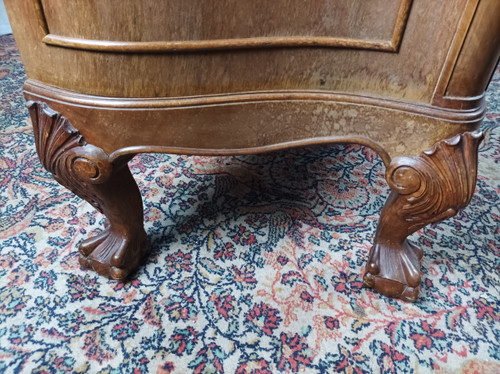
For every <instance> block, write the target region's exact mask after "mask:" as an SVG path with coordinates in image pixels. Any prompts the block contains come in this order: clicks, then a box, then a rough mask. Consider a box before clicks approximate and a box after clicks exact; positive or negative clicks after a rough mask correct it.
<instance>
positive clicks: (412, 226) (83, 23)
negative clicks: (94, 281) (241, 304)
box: [5, 0, 500, 301]
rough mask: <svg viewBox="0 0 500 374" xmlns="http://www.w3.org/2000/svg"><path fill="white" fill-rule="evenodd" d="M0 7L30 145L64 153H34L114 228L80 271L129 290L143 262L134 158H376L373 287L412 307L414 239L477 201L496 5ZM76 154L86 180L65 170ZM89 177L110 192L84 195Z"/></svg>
mask: <svg viewBox="0 0 500 374" xmlns="http://www.w3.org/2000/svg"><path fill="white" fill-rule="evenodd" d="M5 5H6V7H7V11H8V13H9V16H10V19H11V23H12V27H13V30H14V35H15V37H16V40H17V42H18V45H19V49H20V52H21V57H22V59H23V62H24V64H25V67H26V72H27V75H28V78H29V79H28V80H27V82H26V84H25V87H24V88H25V96H26V98H27V99H28V100H30V101H33V102H34V104H31V109H30V110H31V112H32V115H33V116H34V117H33V118H34V119H33V123H34V126H35V134H36V136H37V142H38V143H39V142H40V139H43V137H42V135H41V134H45V133H44V131H48V133H51V132H53V131H60V132H62V134H64V136H63V137H62V138H66V137H67V138H68V139H70V140H68V142H69V143H67V144H69V145H70V146H69V148H68V150H67V151H64V152H59V151H57V152H56V153H54V155H53V156H50V157H51V160H52V161H50V162H47V161H46V158H45V157H46V156H45V155H46V154H47V151H46V150H45V148H43V147H42V148H40V147H38V151H39V154H40V158H41V160H42V162H43V163H44V166H45V167H46V168H47V169H48V170H50V171H51V172H53V173H54V172H55V177H56V179H57V178H58V180H60V181H61V183H62V184H63V185H65V186H67V187H68V188H70V189H72V190H73V191H75V193H77V194H79V195H81V196H82V197H83V198H85V199H87V200H88V201H89V202H91V203H93V204H94V206H96V207H98V208H101V209H102V210H103V212H104V214H105V215H106V216H107V217H108V220H109V226H108V228H107V229H106V230H105V231H104V233H103V234H102V235H100V236H98V237H97V238H96V239H90V240H88V241H86V242H84V243H83V244H82V245H81V247H80V251H81V253H82V264H83V265H84V266H87V267H92V268H94V269H96V270H97V271H98V272H100V273H101V274H104V275H106V276H110V277H113V278H117V279H124V278H125V277H126V276H127V275H128V274H130V273H131V272H133V271H134V270H135V269H137V267H138V266H139V263H140V259H141V258H144V257H145V256H146V253H147V250H146V246H145V245H144V237H145V236H144V230H143V226H142V206H141V202H140V196H139V194H138V191H137V187H136V185H135V182H134V181H133V179H132V177H131V176H130V173H129V171H128V168H127V166H126V161H127V160H128V159H130V158H131V157H132V156H133V155H134V154H137V153H139V152H170V153H183V154H206V155H223V154H244V153H257V152H268V151H273V150H277V149H283V148H289V147H296V146H306V145H310V144H318V143H334V142H355V143H360V144H363V145H366V146H368V147H371V148H372V149H374V150H375V151H376V152H377V153H378V155H379V156H380V157H381V159H382V160H383V162H384V164H385V166H386V168H387V173H388V174H387V181H388V183H389V186H390V187H391V189H392V190H393V192H392V193H391V195H390V197H389V199H388V202H387V204H386V206H385V208H384V210H383V212H382V216H381V220H380V224H379V228H378V231H377V234H376V238H375V243H374V247H373V248H372V250H371V252H370V258H369V262H368V266H367V273H366V276H365V282H366V284H367V285H368V286H369V287H372V288H373V289H374V290H376V291H378V292H380V293H382V294H385V295H388V296H391V297H400V298H402V299H404V300H406V301H414V300H416V298H417V296H418V290H419V284H420V273H419V266H420V265H419V263H420V258H421V256H422V252H421V251H420V250H418V249H415V248H414V247H413V246H412V245H411V244H409V243H408V242H407V240H406V238H407V236H408V235H409V234H411V233H412V232H414V231H415V230H417V229H418V228H420V227H423V226H425V225H426V224H428V223H431V222H436V221H438V220H440V219H444V218H447V217H449V216H451V215H452V214H455V213H456V211H457V210H458V209H461V208H463V207H464V206H465V205H467V203H468V201H469V200H470V194H471V193H472V191H473V187H474V183H475V176H476V172H475V170H476V163H477V145H478V142H479V141H480V138H481V136H480V134H477V133H475V132H474V131H475V130H477V129H478V128H479V125H480V123H481V121H482V119H483V117H484V114H485V110H486V109H485V102H484V90H485V89H486V86H487V83H488V81H489V79H490V77H491V74H492V72H493V69H494V66H495V64H496V61H498V58H499V56H500V41H499V35H500V2H499V1H498V0H449V1H438V2H436V1H434V0H415V1H412V0H370V1H364V0H352V1H348V2H347V1H342V0H318V1H314V2H309V3H307V4H306V3H304V2H302V1H298V0H276V1H265V0H256V1H253V2H250V1H236V0H220V1H217V2H206V1H201V0H186V1H180V0H170V1H165V0H164V1H148V0H144V1H140V2H139V1H133V0H109V1H97V0H74V1H71V2H67V1H62V0H50V1H49V0H5ZM49 108H50V109H49ZM33 113H35V114H33ZM55 124H57V125H55ZM62 124H64V125H62ZM54 126H55V127H54ZM40 129H41V130H40ZM39 131H42V133H39ZM235 134H237V136H235ZM58 139H59V138H58ZM76 139H78V141H77V140H76ZM446 139H448V140H446ZM75 142H76V143H75ZM77 143H78V144H79V145H78V146H76V144H77ZM65 144H66V143H65ZM44 147H45V146H44ZM66 147H67V145H64V147H63V148H62V149H66ZM433 147H434V148H433ZM46 148H47V147H46ZM47 149H53V147H48V148H47ZM427 149H431V151H425V150H427ZM75 150H77V153H78V155H79V156H78V157H79V158H78V160H79V161H78V163H77V164H76V166H77V168H76V169H75V168H74V167H73V166H74V165H73V166H71V165H72V164H68V163H67V162H68V161H67V160H72V157H73V156H72V155H74V154H75ZM49 154H50V152H49ZM57 160H59V161H57ZM85 160H86V161H85ZM54 165H59V166H57V167H58V168H59V169H57V168H56V169H54ZM63 165H65V166H64V167H63ZM94 172H98V173H103V175H106V177H105V178H104V177H102V179H99V181H100V182H99V183H94V182H91V181H89V177H90V176H91V175H94V174H93V173H94ZM60 173H62V175H64V177H63V178H62V179H61V177H60ZM82 173H83V174H84V176H85V178H86V179H85V178H83V179H82V177H81V174H82ZM99 175H100V174H99ZM100 178H101V177H100ZM101 181H102V182H101ZM455 181H458V183H456V182H455ZM88 192H90V193H91V195H88ZM124 199H131V200H132V201H133V203H132V205H131V206H130V207H129V206H128V205H126V204H125V203H124V202H123V201H124ZM417 227H418V228H417Z"/></svg>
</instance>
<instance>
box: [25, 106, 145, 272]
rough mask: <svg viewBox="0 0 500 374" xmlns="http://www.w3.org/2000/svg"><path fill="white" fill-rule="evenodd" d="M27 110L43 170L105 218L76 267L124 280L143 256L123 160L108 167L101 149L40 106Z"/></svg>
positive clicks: (137, 203) (139, 218)
mask: <svg viewBox="0 0 500 374" xmlns="http://www.w3.org/2000/svg"><path fill="white" fill-rule="evenodd" d="M27 107H28V109H29V111H30V114H31V119H32V122H33V129H34V132H35V142H36V149H37V152H38V155H39V157H40V161H41V162H42V164H43V166H44V167H45V169H47V170H48V171H50V172H51V173H52V175H53V176H54V179H56V180H57V181H58V182H59V183H60V184H62V185H63V186H65V187H67V188H68V189H70V190H71V191H73V192H74V193H75V194H76V195H78V196H80V197H81V198H83V199H85V200H87V201H88V202H89V203H90V204H92V205H93V206H94V207H95V208H96V209H97V210H99V211H100V212H102V213H103V214H104V215H105V216H106V218H107V219H108V222H107V226H106V228H105V230H104V231H103V232H102V233H100V234H99V235H97V236H96V237H93V238H90V239H87V240H85V241H84V242H82V243H81V244H80V247H79V250H80V264H81V265H82V266H84V267H86V268H89V269H94V270H95V271H97V272H98V273H99V274H102V275H104V276H107V277H109V278H112V279H117V280H125V279H126V278H127V276H128V275H129V274H131V273H132V272H133V271H135V270H136V269H137V268H138V267H139V266H140V265H141V262H142V261H143V259H144V258H145V257H146V256H147V245H146V233H145V231H144V226H143V208H142V200H141V195H140V192H139V189H138V188H137V184H136V183H135V181H134V179H133V177H132V174H131V173H130V170H129V169H128V166H127V161H128V160H119V161H117V162H113V163H111V162H110V161H109V157H108V155H107V154H106V153H105V152H104V151H103V150H102V149H100V148H98V147H95V146H93V145H91V144H88V143H87V142H86V141H85V139H83V137H82V136H81V135H80V133H79V132H78V131H77V130H76V129H75V128H74V127H73V126H72V125H71V124H70V123H69V121H68V120H67V119H66V118H64V117H62V116H61V115H60V114H59V113H57V112H55V111H53V110H52V109H50V108H49V107H48V106H47V105H46V104H45V103H40V102H29V103H28V104H27Z"/></svg>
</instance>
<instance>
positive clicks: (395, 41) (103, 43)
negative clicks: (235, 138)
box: [33, 0, 413, 53]
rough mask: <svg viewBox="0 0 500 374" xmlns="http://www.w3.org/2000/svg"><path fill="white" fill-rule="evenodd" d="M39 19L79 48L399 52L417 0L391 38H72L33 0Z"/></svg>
mask: <svg viewBox="0 0 500 374" xmlns="http://www.w3.org/2000/svg"><path fill="white" fill-rule="evenodd" d="M33 2H34V6H35V8H36V13H37V17H38V22H39V24H40V27H41V30H42V41H43V42H44V43H45V44H48V45H52V46H56V47H62V48H71V49H79V50H86V51H100V52H113V53H173V52H188V51H204V50H226V49H246V48H280V47H330V48H331V47H336V48H352V49H367V50H378V51H385V52H397V51H398V50H399V47H400V45H401V41H402V39H403V34H404V30H405V28H406V23H407V20H408V16H409V14H410V10H411V5H412V2H413V0H401V5H400V7H399V10H398V14H397V17H396V22H395V25H394V29H393V34H392V36H391V38H390V40H363V39H355V38H341V37H328V36H319V37H317V36H311V37H309V36H287V37H250V38H235V39H215V40H188V41H181V40H179V41H147V42H134V41H115V40H92V39H84V38H72V37H67V36H64V35H56V34H51V33H50V25H48V23H47V20H46V17H45V14H44V10H43V4H42V1H41V0H33Z"/></svg>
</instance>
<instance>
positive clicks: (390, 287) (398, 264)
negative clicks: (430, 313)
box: [363, 241, 423, 303]
mask: <svg viewBox="0 0 500 374" xmlns="http://www.w3.org/2000/svg"><path fill="white" fill-rule="evenodd" d="M422 257H423V250H422V249H420V248H417V247H415V246H414V245H412V244H410V243H409V242H408V241H405V243H404V245H403V248H402V249H401V250H394V249H390V248H387V247H384V246H382V245H375V246H374V247H373V248H372V249H371V251H370V258H369V260H368V264H367V267H366V273H365V275H364V277H363V283H364V285H365V286H366V287H368V288H371V289H373V290H374V291H375V292H378V293H380V294H382V295H384V296H387V297H391V298H397V299H401V300H403V301H406V302H411V303H412V302H415V301H417V299H418V295H419V293H420V290H421V285H420V282H421V276H422V274H421V272H420V270H419V269H420V260H421V259H422Z"/></svg>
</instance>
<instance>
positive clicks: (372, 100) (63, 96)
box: [24, 79, 486, 124]
mask: <svg viewBox="0 0 500 374" xmlns="http://www.w3.org/2000/svg"><path fill="white" fill-rule="evenodd" d="M24 90H25V91H28V92H29V93H31V94H33V95H36V96H38V97H40V98H45V99H50V100H58V101H61V102H66V103H70V104H73V105H80V106H86V107H97V108H109V109H152V110H154V109H165V108H185V107H199V106H213V105H225V104H235V103H241V104H244V103H249V102H269V101H283V100H286V101H327V102H339V103H352V104H358V105H364V106H373V107H381V108H387V109H392V110H397V111H404V112H408V113H413V114H418V115H422V116H425V117H429V118H434V119H440V120H445V121H448V122H453V123H457V124H468V123H470V124H473V123H478V122H480V121H481V120H482V119H483V118H484V115H485V113H486V104H485V100H484V96H480V97H477V98H474V100H470V101H469V100H468V101H464V105H463V106H462V108H461V109H452V108H442V107H437V106H433V105H428V104H422V103H411V102H405V101H398V100H392V99H385V98H378V97H370V96H363V95H357V94H348V93H339V92H330V91H312V90H303V91H285V90H282V91H258V92H242V93H233V94H223V95H207V96H191V97H179V98H175V97H174V98H170V97H168V98H167V97H160V98H123V97H104V96H93V95H84V94H79V93H76V92H72V91H67V90H63V89H60V88H56V87H51V86H47V85H46V84H43V83H41V82H38V81H36V80H33V79H28V80H27V81H26V83H25V84H24Z"/></svg>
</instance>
